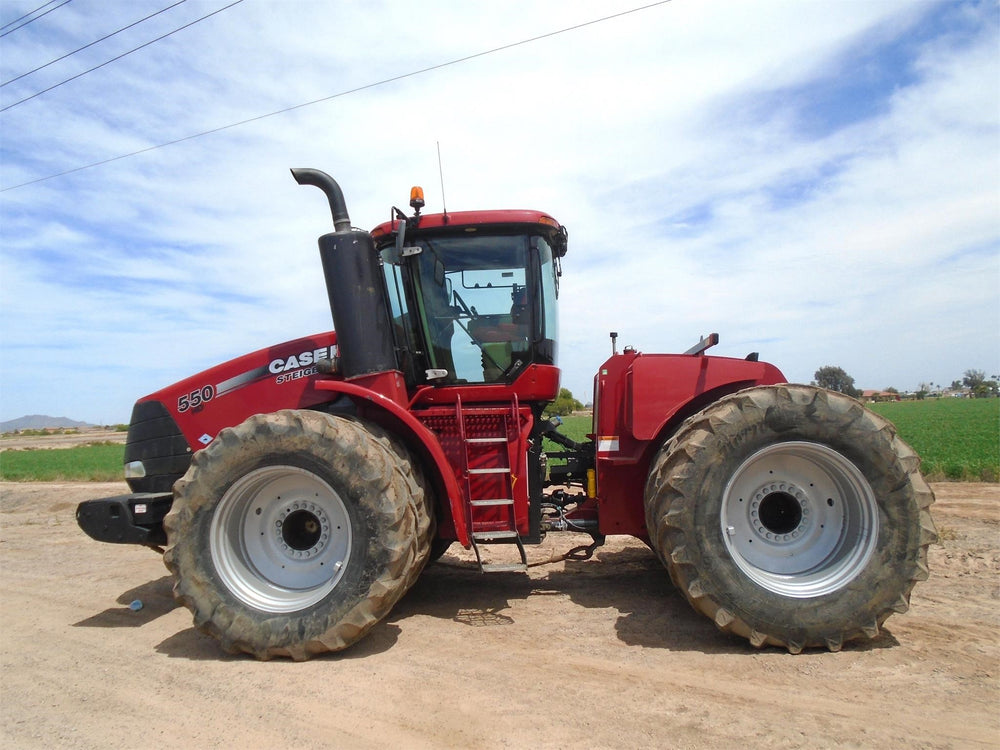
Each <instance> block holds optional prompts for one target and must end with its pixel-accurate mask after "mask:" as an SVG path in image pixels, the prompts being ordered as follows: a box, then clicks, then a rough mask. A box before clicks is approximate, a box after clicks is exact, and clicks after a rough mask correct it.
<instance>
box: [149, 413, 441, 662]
mask: <svg viewBox="0 0 1000 750" xmlns="http://www.w3.org/2000/svg"><path fill="white" fill-rule="evenodd" d="M429 508H430V503H429V499H428V498H427V496H426V493H425V491H424V486H423V482H422V479H421V478H420V476H419V474H418V470H417V468H416V467H415V466H413V464H412V463H411V461H410V459H409V457H408V456H407V455H406V451H405V449H402V448H401V447H399V446H398V445H397V444H396V443H395V442H394V441H393V440H392V439H391V438H389V437H388V436H387V435H385V434H384V433H383V432H381V430H379V429H378V428H377V427H370V428H369V427H367V426H366V425H363V424H361V423H359V422H355V421H352V420H349V419H345V418H342V417H335V416H331V415H328V414H322V413H320V412H313V411H292V410H286V411H280V412H276V413H273V414H258V415H255V416H253V417H250V418H249V419H247V420H246V421H245V422H243V423H242V424H240V425H238V426H237V427H234V428H229V429H225V430H223V431H222V432H220V433H219V435H218V436H217V437H216V439H215V440H213V441H212V443H211V444H210V445H209V446H208V447H207V448H206V449H205V450H203V451H200V452H198V453H197V454H195V456H194V460H193V461H192V463H191V467H190V469H189V470H188V472H187V474H186V475H185V476H184V477H183V478H182V479H180V480H179V481H178V482H177V483H176V485H175V486H174V503H173V506H172V508H171V510H170V513H169V514H168V515H167V517H166V518H165V519H164V526H165V528H166V530H167V543H168V547H167V550H166V553H165V555H164V562H165V563H166V565H167V567H168V568H169V569H170V571H171V572H172V573H173V574H174V578H175V584H174V595H175V597H176V598H177V599H178V600H179V601H180V602H181V603H182V604H184V605H185V606H186V607H188V609H190V610H191V612H192V613H193V614H194V621H195V625H196V626H197V627H198V629H199V630H201V631H203V632H205V633H208V634H210V635H212V636H214V637H216V638H217V639H218V640H219V641H220V642H221V644H222V646H223V648H224V649H226V650H227V651H229V652H233V653H236V652H246V653H249V654H253V655H254V656H255V657H257V658H258V659H269V658H271V657H274V656H288V657H291V658H293V659H295V660H304V659H308V658H310V657H311V656H313V655H315V654H319V653H323V652H326V651H338V650H340V649H343V648H346V647H348V646H350V645H351V644H353V643H355V642H356V641H358V640H359V639H360V638H361V637H362V636H364V634H365V633H366V632H367V631H368V630H369V629H370V628H371V627H372V626H373V625H375V623H377V622H378V621H379V620H380V619H381V618H383V617H384V616H385V615H386V614H388V612H389V610H390V609H391V608H392V606H393V605H394V604H395V603H396V602H397V601H398V600H399V598H400V597H401V596H402V595H403V594H404V593H405V592H406V591H407V589H409V587H410V586H411V585H412V584H413V582H414V581H415V580H416V578H417V576H418V575H419V573H420V570H421V569H422V568H423V566H424V564H425V563H426V562H427V558H428V556H429V554H430V542H431V537H432V523H431V516H430V511H429Z"/></svg>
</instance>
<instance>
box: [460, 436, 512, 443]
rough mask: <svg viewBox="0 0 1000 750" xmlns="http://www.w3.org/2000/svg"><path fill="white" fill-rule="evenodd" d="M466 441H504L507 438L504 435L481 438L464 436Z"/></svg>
mask: <svg viewBox="0 0 1000 750" xmlns="http://www.w3.org/2000/svg"><path fill="white" fill-rule="evenodd" d="M465 442H467V443H506V442H507V438H505V437H482V438H466V439H465Z"/></svg>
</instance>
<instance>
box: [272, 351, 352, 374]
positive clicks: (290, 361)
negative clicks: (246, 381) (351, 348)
mask: <svg viewBox="0 0 1000 750" xmlns="http://www.w3.org/2000/svg"><path fill="white" fill-rule="evenodd" d="M334 353H335V352H334V347H332V346H321V347H320V348H319V349H307V350H306V351H304V352H299V353H298V354H293V355H291V356H290V357H278V358H277V359H272V360H271V363H270V364H269V365H268V366H267V369H268V371H269V372H270V373H272V374H274V375H277V374H279V373H282V372H288V371H289V370H297V369H298V368H300V367H308V366H309V365H314V364H316V363H317V362H318V361H319V360H321V359H323V358H324V357H332V356H334Z"/></svg>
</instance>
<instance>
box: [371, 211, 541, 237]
mask: <svg viewBox="0 0 1000 750" xmlns="http://www.w3.org/2000/svg"><path fill="white" fill-rule="evenodd" d="M511 225H522V226H523V225H541V226H540V228H541V229H544V230H547V231H558V230H559V228H560V224H559V222H558V221H556V220H555V219H554V218H553V217H552V216H550V215H549V214H547V213H545V212H544V211H529V210H524V209H504V210H493V211H455V212H449V213H447V214H421V215H420V224H419V226H418V228H417V230H416V231H418V232H419V231H423V230H427V229H461V228H463V227H464V228H471V227H488V226H492V227H503V226H511ZM398 226H399V220H398V219H395V220H392V221H386V222H383V223H381V224H379V225H378V226H377V227H375V228H374V229H373V230H372V232H371V234H372V236H373V237H376V238H378V237H382V236H385V235H388V234H391V233H393V232H395V231H396V228H397V227H398ZM407 231H408V232H410V231H413V230H412V229H410V228H408V229H407Z"/></svg>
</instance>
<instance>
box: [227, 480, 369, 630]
mask: <svg viewBox="0 0 1000 750" xmlns="http://www.w3.org/2000/svg"><path fill="white" fill-rule="evenodd" d="M351 541H352V540H351V524H350V518H349V516H348V514H347V508H346V506H345V505H344V502H343V500H341V498H340V495H338V494H337V492H336V491H335V490H334V489H333V488H332V487H331V486H330V485H329V484H327V483H326V482H324V481H323V480H322V479H320V478H319V477H318V476H317V475H315V474H313V473H312V472H310V471H307V470H305V469H301V468H299V467H297V466H267V467H264V468H261V469H256V470H255V471H252V472H250V473H249V474H246V475H245V476H243V477H241V478H240V479H239V480H237V481H236V482H235V483H234V484H233V485H232V486H231V487H230V488H229V490H227V491H226V493H225V494H224V495H223V496H222V499H221V500H220V501H219V505H218V507H217V508H216V512H215V515H214V517H213V518H212V527H211V531H210V549H211V554H212V562H213V563H214V565H215V569H216V571H217V572H218V573H219V575H220V576H221V578H222V582H223V583H224V584H225V586H226V588H228V589H229V590H230V591H231V592H232V593H233V594H234V595H235V596H236V598H238V599H239V600H240V601H242V602H243V603H244V604H248V605H250V606H251V607H254V608H256V609H259V610H263V611H265V612H295V611H298V610H301V609H305V608H306V607H309V606H312V605H313V604H316V603H317V602H319V601H320V600H322V599H323V598H324V597H325V596H326V595H327V594H328V593H330V592H331V591H332V590H333V589H334V588H335V587H336V586H337V583H338V582H339V581H340V579H341V577H342V576H343V574H344V571H345V569H346V566H347V561H348V558H349V557H350V554H351Z"/></svg>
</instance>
